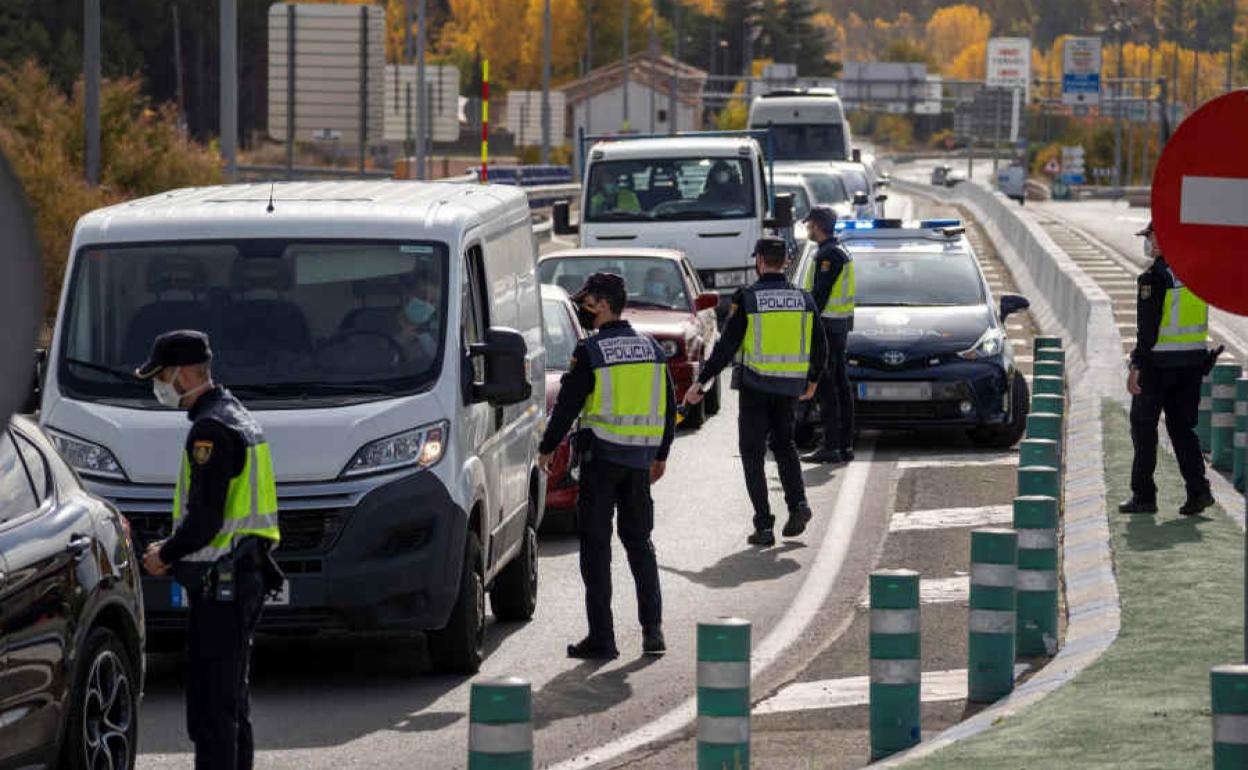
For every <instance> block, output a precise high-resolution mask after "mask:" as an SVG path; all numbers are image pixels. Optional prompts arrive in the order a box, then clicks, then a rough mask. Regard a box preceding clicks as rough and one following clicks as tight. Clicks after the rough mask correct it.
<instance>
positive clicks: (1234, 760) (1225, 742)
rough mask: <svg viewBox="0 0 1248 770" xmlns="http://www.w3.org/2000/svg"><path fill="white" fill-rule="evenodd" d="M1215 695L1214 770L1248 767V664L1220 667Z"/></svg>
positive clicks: (1214, 676)
mask: <svg viewBox="0 0 1248 770" xmlns="http://www.w3.org/2000/svg"><path fill="white" fill-rule="evenodd" d="M1209 680H1210V685H1211V688H1210V689H1211V690H1212V693H1213V697H1212V700H1213V770H1231V768H1235V769H1236V770H1239V769H1240V768H1245V767H1248V665H1246V664H1243V663H1235V664H1231V665H1226V666H1216V667H1214V669H1213V671H1211V672H1210V674H1209Z"/></svg>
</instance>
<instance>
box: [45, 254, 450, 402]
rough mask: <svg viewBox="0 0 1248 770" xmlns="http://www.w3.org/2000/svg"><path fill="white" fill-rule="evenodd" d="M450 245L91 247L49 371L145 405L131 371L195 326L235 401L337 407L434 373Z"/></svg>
mask: <svg viewBox="0 0 1248 770" xmlns="http://www.w3.org/2000/svg"><path fill="white" fill-rule="evenodd" d="M446 265H447V248H446V246H445V245H444V244H441V243H429V242H411V243H394V242H365V241H293V240H269V239H264V240H247V241H192V242H166V243H157V244H143V245H116V246H112V245H109V246H88V247H86V248H84V249H83V250H82V251H81V252H80V253H79V255H78V258H77V260H75V267H74V273H73V275H72V276H70V279H69V280H70V291H69V294H68V299H67V304H66V308H65V320H64V322H63V323H64V328H63V330H62V335H61V340H62V341H61V345H60V353H59V359H58V369H57V371H58V377H59V381H60V384H61V387H62V388H63V389H64V391H65V392H66V394H67V395H71V396H74V397H78V398H83V399H88V400H96V401H112V402H115V403H121V404H125V405H133V406H148V407H155V402H154V399H153V398H152V394H151V385H150V383H146V382H139V381H137V380H135V379H133V377H131V376H130V374H129V373H130V372H133V371H134V369H135V367H136V366H138V365H139V364H140V363H142V362H143V361H144V360H145V359H146V357H147V354H148V351H149V350H150V348H151V344H152V340H153V338H155V337H156V335H158V334H161V333H163V332H166V331H170V330H173V329H198V330H200V331H203V332H206V333H207V334H208V335H209V337H210V339H211V344H212V349H213V361H212V371H213V378H214V379H215V380H216V381H217V382H219V383H221V384H223V385H226V386H227V387H229V388H231V389H232V390H234V391H235V393H236V394H237V395H238V396H239V397H240V398H243V399H244V400H247V401H257V400H261V401H263V400H271V401H283V400H285V401H290V400H297V401H301V402H303V401H309V400H317V401H323V402H324V401H328V402H330V403H343V402H344V401H352V400H364V399H376V398H379V397H386V396H389V395H398V394H407V393H412V392H415V391H418V390H421V389H423V388H426V387H428V386H429V385H430V384H431V383H432V382H433V381H435V380H436V378H437V375H438V371H439V368H440V362H441V359H442V352H443V348H444V339H443V338H444V337H445V335H444V334H443V329H444V328H445V324H446Z"/></svg>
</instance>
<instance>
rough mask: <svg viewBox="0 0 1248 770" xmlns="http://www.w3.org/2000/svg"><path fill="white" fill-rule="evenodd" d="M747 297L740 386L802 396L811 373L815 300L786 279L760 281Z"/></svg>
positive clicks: (743, 310)
mask: <svg viewBox="0 0 1248 770" xmlns="http://www.w3.org/2000/svg"><path fill="white" fill-rule="evenodd" d="M773 286H774V288H773ZM743 298H744V303H745V304H744V306H743V307H742V308H741V312H743V313H745V339H744V340H742V342H741V351H740V354H739V356H738V362H739V363H740V365H741V367H742V370H743V371H742V382H743V383H744V384H746V385H749V386H751V387H754V388H757V389H759V390H763V391H765V392H769V393H776V394H779V395H789V396H797V395H801V393H802V392H803V391H804V390H805V389H806V379H807V375H808V374H809V373H810V348H811V344H812V343H811V341H812V339H813V335H814V317H815V306H814V301H813V300H812V299H811V298H810V295H809V294H807V293H806V292H804V291H801V290H800V289H798V288H796V287H794V286H793V285H792V284H790V283H788V282H787V281H785V282H783V283H776V284H761V283H756V284H754V285H753V286H750V287H748V288H746V289H745V290H744V292H743Z"/></svg>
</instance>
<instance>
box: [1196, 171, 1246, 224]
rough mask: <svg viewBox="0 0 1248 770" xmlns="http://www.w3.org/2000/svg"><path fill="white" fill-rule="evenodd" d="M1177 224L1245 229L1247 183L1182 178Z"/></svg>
mask: <svg viewBox="0 0 1248 770" xmlns="http://www.w3.org/2000/svg"><path fill="white" fill-rule="evenodd" d="M1179 221H1180V222H1182V223H1183V224H1185V225H1229V226H1232V227H1248V179H1241V178H1235V177H1222V176H1185V177H1183V191H1182V202H1181V203H1180V205H1179Z"/></svg>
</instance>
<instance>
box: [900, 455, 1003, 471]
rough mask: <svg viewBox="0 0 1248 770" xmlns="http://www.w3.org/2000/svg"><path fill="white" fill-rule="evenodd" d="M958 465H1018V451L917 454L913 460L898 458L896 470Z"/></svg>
mask: <svg viewBox="0 0 1248 770" xmlns="http://www.w3.org/2000/svg"><path fill="white" fill-rule="evenodd" d="M960 465H965V466H978V465H1018V453H1017V452H1007V453H1003V454H999V455H998V454H991V453H988V452H975V453H974V454H971V453H967V454H934V455H919V456H918V457H916V458H914V459H913V460H899V461H898V462H897V470H899V471H907V470H910V469H912V468H956V467H958V466H960Z"/></svg>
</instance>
